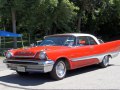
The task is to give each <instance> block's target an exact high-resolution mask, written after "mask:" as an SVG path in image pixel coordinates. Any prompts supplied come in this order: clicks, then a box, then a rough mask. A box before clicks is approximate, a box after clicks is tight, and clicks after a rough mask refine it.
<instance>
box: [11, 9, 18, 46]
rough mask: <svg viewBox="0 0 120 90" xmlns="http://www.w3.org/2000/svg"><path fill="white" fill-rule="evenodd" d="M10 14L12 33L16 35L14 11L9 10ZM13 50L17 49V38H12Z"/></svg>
mask: <svg viewBox="0 0 120 90" xmlns="http://www.w3.org/2000/svg"><path fill="white" fill-rule="evenodd" d="M11 14H12V27H13V33H16V18H15V10H14V9H13V8H11ZM14 48H17V38H16V37H14Z"/></svg>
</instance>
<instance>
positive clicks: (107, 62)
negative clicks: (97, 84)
mask: <svg viewBox="0 0 120 90" xmlns="http://www.w3.org/2000/svg"><path fill="white" fill-rule="evenodd" d="M103 63H104V65H105V66H107V65H108V64H109V57H108V56H106V57H105V58H104V60H103Z"/></svg>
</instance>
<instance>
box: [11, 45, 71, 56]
mask: <svg viewBox="0 0 120 90" xmlns="http://www.w3.org/2000/svg"><path fill="white" fill-rule="evenodd" d="M66 48H69V47H67V46H37V47H27V48H19V49H13V50H10V51H11V52H12V53H13V56H15V57H34V56H35V55H36V54H37V53H39V52H40V51H41V50H43V51H46V52H48V51H55V50H60V49H66Z"/></svg>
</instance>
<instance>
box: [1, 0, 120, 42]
mask: <svg viewBox="0 0 120 90" xmlns="http://www.w3.org/2000/svg"><path fill="white" fill-rule="evenodd" d="M11 9H14V10H15V17H16V26H17V32H18V33H23V34H24V35H29V36H30V37H31V36H35V35H37V34H39V35H40V36H41V37H42V36H44V35H49V34H55V33H66V32H84V33H92V34H96V35H100V36H102V37H105V40H108V39H110V38H109V37H112V38H113V37H114V36H115V35H119V34H120V32H119V30H120V0H0V29H2V28H3V27H5V28H6V30H8V31H12V15H11Z"/></svg>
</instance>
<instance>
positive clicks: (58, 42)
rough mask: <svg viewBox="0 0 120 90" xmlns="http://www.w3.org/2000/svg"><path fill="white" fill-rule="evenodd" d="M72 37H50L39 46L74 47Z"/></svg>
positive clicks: (73, 38)
mask: <svg viewBox="0 0 120 90" xmlns="http://www.w3.org/2000/svg"><path fill="white" fill-rule="evenodd" d="M74 45H75V37H74V36H52V37H47V38H45V39H44V40H43V41H42V42H41V44H40V45H39V46H74Z"/></svg>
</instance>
